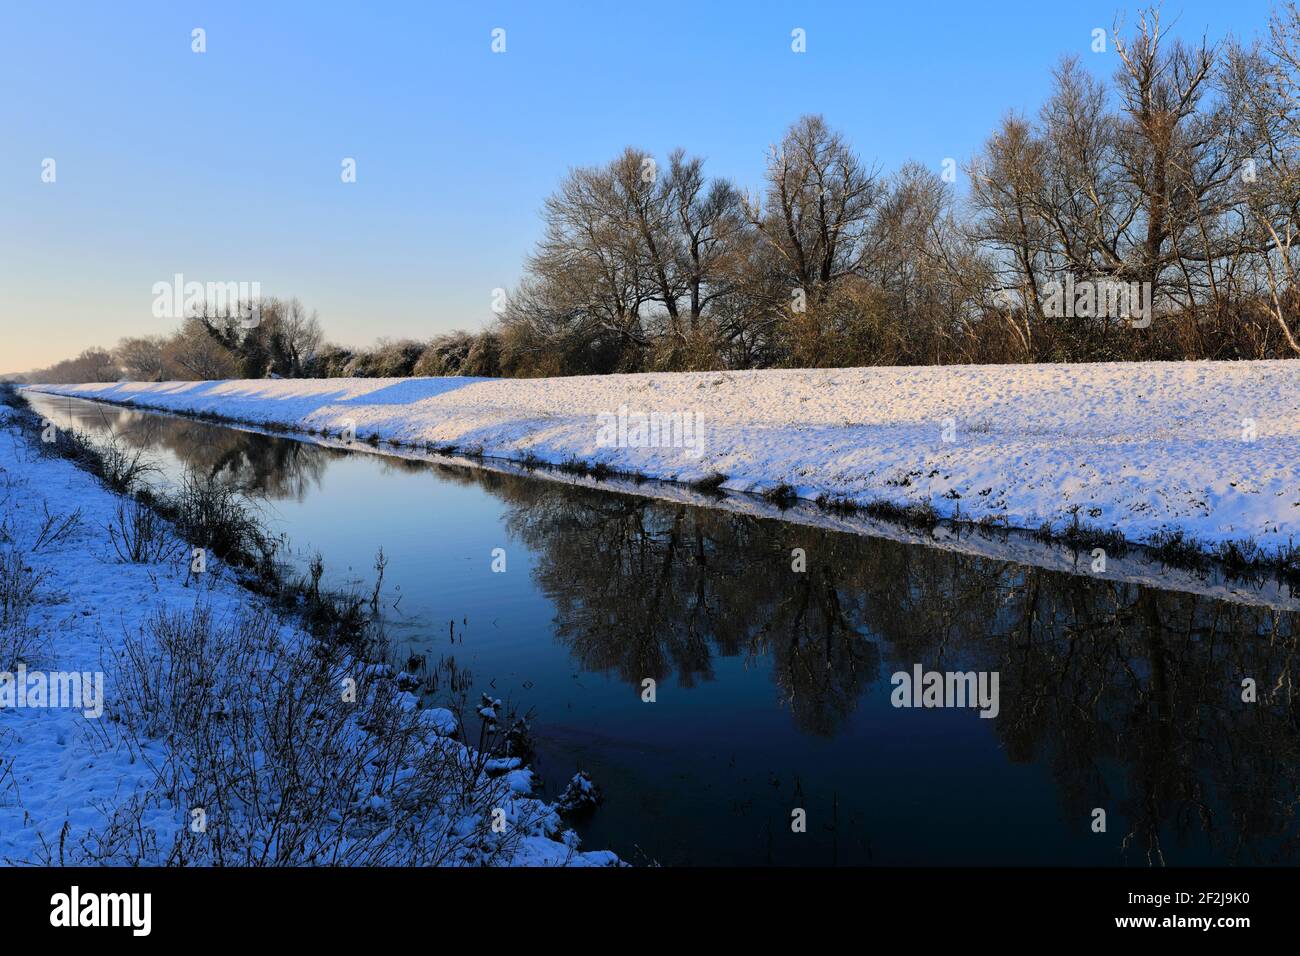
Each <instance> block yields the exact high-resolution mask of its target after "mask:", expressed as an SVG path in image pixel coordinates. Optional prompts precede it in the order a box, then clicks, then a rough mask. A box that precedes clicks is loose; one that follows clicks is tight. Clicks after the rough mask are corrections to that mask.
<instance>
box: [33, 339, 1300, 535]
mask: <svg viewBox="0 0 1300 956" xmlns="http://www.w3.org/2000/svg"><path fill="white" fill-rule="evenodd" d="M33 387H34V388H36V389H38V390H41V391H47V392H53V393H57V394H66V395H77V396H81V397H85V398H98V399H104V400H108V401H113V402H125V403H133V404H135V405H138V406H140V407H147V408H156V409H163V410H168V411H174V412H182V413H204V414H210V415H215V416H219V417H222V418H226V419H230V420H236V421H243V422H248V423H254V424H260V425H271V426H279V427H289V428H293V429H299V430H304V431H317V432H319V431H320V430H322V429H324V430H327V431H328V432H330V433H331V434H337V433H340V432H343V433H345V434H351V433H353V432H355V435H356V437H357V438H358V439H360V440H370V439H373V438H375V437H377V438H379V439H381V440H385V441H393V442H402V443H407V444H419V445H422V444H426V443H427V444H430V445H433V446H438V447H449V446H454V447H455V448H456V450H458V451H461V452H465V451H470V452H479V451H481V452H482V453H483V454H485V455H488V456H492V457H499V458H510V459H516V460H524V459H529V458H532V459H536V460H540V461H543V462H550V463H562V462H567V461H578V462H582V463H585V464H588V465H595V464H603V465H606V466H608V467H609V468H611V469H613V470H617V471H628V472H637V473H640V474H642V475H645V476H647V477H651V478H658V479H664V480H670V481H692V480H696V479H701V478H706V477H708V476H711V475H715V474H720V475H723V476H725V477H726V482H725V484H723V485H722V487H723V489H724V490H736V491H752V492H762V491H765V490H769V489H772V488H774V487H776V486H779V485H787V486H790V487H791V488H793V489H794V491H795V493H796V494H797V495H798V496H799V497H802V498H812V499H815V498H818V497H821V496H825V497H827V498H830V499H846V500H849V501H853V502H857V503H866V502H870V501H877V500H887V501H891V502H894V503H898V504H908V503H922V502H926V503H929V504H930V505H931V506H933V508H934V509H935V510H936V511H937V512H938V513H939V514H940V515H941V516H944V517H959V518H961V519H965V520H979V519H989V520H996V521H998V522H1000V523H1004V524H1005V525H1007V526H1009V527H1015V528H1028V529H1038V528H1040V527H1041V526H1042V525H1043V524H1044V523H1047V522H1051V523H1052V524H1053V525H1055V526H1058V527H1059V526H1063V525H1065V524H1067V523H1069V522H1070V521H1072V520H1075V516H1076V515H1077V519H1078V520H1079V521H1080V522H1081V523H1082V524H1085V525H1089V526H1095V527H1099V528H1104V529H1111V528H1113V529H1118V530H1119V531H1120V532H1122V534H1123V535H1124V536H1125V537H1126V538H1128V539H1129V540H1132V541H1138V542H1141V541H1147V540H1150V539H1151V538H1152V537H1153V536H1155V535H1157V534H1159V533H1160V532H1165V531H1173V530H1182V531H1184V532H1186V533H1188V534H1190V535H1192V536H1194V537H1195V538H1197V539H1198V540H1199V541H1201V542H1202V543H1203V544H1204V545H1206V546H1213V545H1215V544H1218V543H1221V542H1224V541H1230V540H1242V539H1246V538H1253V539H1254V540H1255V541H1256V542H1257V543H1258V544H1260V545H1262V546H1264V547H1266V548H1269V549H1273V548H1277V547H1282V546H1285V545H1287V544H1288V543H1289V542H1290V541H1291V540H1292V539H1293V538H1294V539H1295V540H1296V541H1297V542H1300V452H1298V451H1297V449H1298V448H1300V444H1298V443H1297V438H1300V362H1287V361H1272V362H1173V363H1155V362H1148V363H1112V364H1095V365H1030V366H1014V365H999V366H951V367H940V368H934V367H926V368H867V369H829V370H789V371H786V370H769V371H752V372H705V373H688V374H680V373H656V374H640V375H608V376H584V377H576V378H563V379H533V380H497V379H471V378H425V379H318V380H244V381H226V382H165V383H129V382H128V383H118V384H112V385H102V384H92V385H72V386H45V385H37V386H33ZM651 413H657V415H658V416H660V424H661V426H662V427H658V428H651V427H649V425H650V422H649V420H648V416H650V415H651ZM638 416H645V418H644V419H640V418H639V417H638ZM640 422H644V424H645V425H646V426H647V427H646V428H644V429H642V428H639V427H638V425H639V423H640ZM668 422H671V425H666V424H663V423H668ZM697 428H698V431H697V430H696V429H697ZM646 445H650V446H651V447H646Z"/></svg>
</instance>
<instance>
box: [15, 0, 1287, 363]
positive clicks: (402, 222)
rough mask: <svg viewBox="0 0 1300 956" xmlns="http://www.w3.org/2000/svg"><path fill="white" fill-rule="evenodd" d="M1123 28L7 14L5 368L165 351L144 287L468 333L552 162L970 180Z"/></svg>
mask: <svg viewBox="0 0 1300 956" xmlns="http://www.w3.org/2000/svg"><path fill="white" fill-rule="evenodd" d="M1269 6H1270V5H1269V3H1268V2H1266V0H1232V2H1224V0H1213V2H1209V0H1183V2H1176V0H1171V2H1168V3H1166V4H1165V6H1164V9H1163V18H1164V19H1165V20H1166V21H1168V20H1173V19H1175V18H1176V20H1177V23H1176V27H1175V33H1176V35H1178V36H1181V37H1183V38H1185V39H1188V40H1192V39H1196V38H1199V36H1200V35H1201V34H1202V33H1208V34H1209V36H1210V38H1211V39H1212V40H1213V39H1217V38H1220V37H1222V36H1223V35H1224V34H1226V33H1234V34H1236V35H1239V36H1243V37H1250V36H1253V35H1255V34H1256V33H1258V32H1260V31H1261V30H1262V29H1263V28H1264V26H1265V25H1266V23H1267V20H1268V13H1269ZM1122 9H1123V8H1121V7H1118V6H1116V5H1115V4H1114V3H1094V2H1090V0H1087V2H1069V3H1054V2H1050V0H1038V2H1020V0H1007V2H998V0H992V2H982V0H981V2H975V0H969V2H962V3H957V2H948V0H931V2H926V3H915V2H914V3H908V2H890V3H874V2H869V0H858V2H843V3H841V2H805V3H794V2H763V0H751V2H708V0H691V2H664V0H656V2H646V3H642V2H636V0H619V2H614V3H607V4H596V3H580V2H560V0H550V2H531V3H481V2H480V3H468V2H467V3H456V4H444V3H432V2H423V3H418V2H409V3H397V2H392V3H383V2H348V3H335V2H331V0H317V2H312V3H301V4H298V3H288V2H272V0H260V2H247V3H245V2H220V3H216V2H212V3H186V2H139V0H132V2H125V0H124V2H85V3H64V2H60V0H39V2H37V0H0V91H2V92H0V291H2V295H0V333H3V334H2V335H0V343H3V344H2V345H0V372H3V371H22V370H26V369H29V368H32V367H37V366H41V365H47V364H49V363H51V362H53V361H55V360H57V359H60V358H65V357H68V356H70V355H72V354H75V353H76V352H78V351H80V350H81V349H82V348H85V347H86V346H89V345H95V344H100V345H105V346H109V345H112V344H113V343H115V342H116V341H117V339H118V338H120V337H122V336H123V335H128V334H131V335H138V334H147V333H154V332H166V331H170V329H171V328H172V327H173V326H174V325H175V324H176V323H175V321H173V320H170V319H158V318H155V317H154V316H153V314H152V310H151V305H152V303H153V293H152V287H153V284H154V283H156V282H159V281H170V279H171V277H172V276H173V274H175V273H181V274H183V275H184V277H185V278H186V279H187V280H192V281H199V282H208V281H214V282H239V281H244V282H253V281H256V282H259V283H260V284H261V289H262V292H263V293H264V294H266V295H296V296H298V297H300V298H301V299H302V300H303V301H304V302H305V303H306V304H307V305H308V306H309V307H312V308H315V309H318V310H319V312H320V317H321V322H322V324H323V326H324V328H325V331H326V333H327V335H328V336H329V337H330V338H331V339H333V340H335V341H340V342H343V343H346V344H352V345H357V344H366V343H369V342H370V341H372V340H373V339H374V338H376V337H377V336H380V335H388V336H392V337H405V336H411V337H427V336H429V335H432V334H434V333H436V332H439V331H444V330H447V329H451V328H458V327H459V328H471V329H474V328H479V327H481V326H482V325H484V324H485V323H486V322H487V321H488V320H489V319H490V318H491V317H492V314H491V311H490V305H491V301H492V298H491V297H492V290H493V289H494V288H496V287H509V286H511V285H513V284H514V283H515V281H516V280H517V279H518V277H519V274H520V269H521V263H522V260H523V258H524V256H525V255H526V254H527V253H528V251H529V250H530V248H531V246H532V244H533V242H534V241H535V240H536V238H537V236H538V234H539V231H540V225H539V218H538V213H539V210H540V208H541V205H542V202H543V200H544V199H545V197H546V195H547V193H548V192H550V190H551V189H552V188H553V187H554V186H555V184H556V183H557V181H558V180H559V178H560V177H561V176H562V175H563V173H564V171H565V170H566V169H567V168H569V167H571V166H575V165H586V164H591V163H596V162H601V161H604V160H607V159H610V158H612V157H613V156H614V155H615V154H616V153H617V152H618V151H619V150H621V149H622V148H623V147H624V146H626V145H636V146H640V147H642V148H645V149H649V150H652V151H654V152H655V153H657V154H658V155H660V156H662V155H664V154H666V153H667V151H668V150H670V149H672V148H673V147H676V146H682V147H684V148H686V149H687V150H688V151H689V152H692V153H697V154H700V155H703V156H705V157H706V158H707V160H708V163H707V166H706V168H707V169H709V171H710V172H712V173H713V174H715V175H727V176H731V177H733V178H734V179H736V180H737V181H738V182H739V183H740V184H742V185H749V186H756V185H758V184H759V182H760V181H761V175H762V169H763V161H764V154H765V151H766V149H767V146H768V144H770V143H771V142H773V141H774V140H776V139H778V138H779V137H780V135H781V133H782V131H783V130H784V128H785V127H786V126H787V125H788V124H789V123H790V122H791V121H793V120H794V119H795V118H797V117H798V116H799V115H800V114H802V113H807V112H819V113H822V114H824V115H825V116H826V117H827V119H828V120H829V122H830V123H831V124H832V125H833V126H835V127H837V128H838V129H840V130H842V131H844V132H845V133H846V134H847V135H848V137H849V138H850V140H851V141H852V143H853V144H854V146H855V147H856V148H857V150H858V152H859V153H860V154H861V155H862V156H863V157H864V158H867V159H871V160H876V161H878V162H879V163H880V164H881V165H882V166H883V167H884V169H885V170H887V171H889V170H893V169H895V168H897V167H898V166H899V165H900V164H901V163H902V162H904V161H906V160H908V159H917V160H920V161H921V162H924V163H927V164H929V165H933V166H934V167H935V168H939V167H940V165H941V164H942V162H943V160H944V158H946V157H952V158H955V159H956V160H957V161H958V162H959V163H964V162H965V161H966V159H967V158H969V156H970V155H971V154H972V153H973V152H974V151H975V150H976V149H977V148H978V147H979V145H980V143H981V142H982V141H983V140H984V138H985V137H986V136H987V135H988V133H989V132H990V130H991V129H992V128H993V126H994V125H995V124H996V123H997V121H998V120H999V118H1000V117H1001V116H1002V115H1003V114H1004V113H1005V112H1007V111H1008V110H1010V109H1015V110H1019V111H1022V112H1033V111H1035V110H1036V109H1037V108H1038V106H1039V104H1040V103H1041V102H1042V100H1043V98H1044V96H1045V94H1046V91H1047V88H1048V82H1049V71H1050V69H1051V67H1052V65H1053V64H1054V63H1055V62H1056V60H1057V59H1058V58H1059V57H1060V56H1061V55H1062V54H1064V53H1071V52H1073V53H1078V54H1079V55H1080V56H1081V57H1082V58H1083V60H1084V63H1085V64H1086V65H1087V66H1088V67H1089V68H1091V69H1093V70H1094V71H1096V72H1098V73H1099V74H1104V75H1107V76H1109V75H1110V74H1111V73H1112V72H1113V70H1114V69H1115V66H1116V61H1117V58H1116V56H1115V54H1114V52H1113V49H1110V48H1109V47H1108V51H1107V52H1106V53H1092V52H1091V51H1090V44H1091V41H1092V30H1093V29H1094V28H1096V27H1107V26H1109V25H1110V23H1111V21H1112V20H1113V18H1114V16H1115V14H1116V12H1117V11H1120V10H1122ZM1127 9H1128V18H1129V20H1130V21H1131V20H1132V19H1133V18H1134V16H1135V15H1136V11H1137V7H1135V6H1130V7H1128V8H1127ZM196 27H201V28H202V29H203V30H205V31H206V45H207V51H206V52H204V53H201V54H200V53H195V52H193V51H192V49H191V46H192V40H191V35H192V34H191V31H192V30H193V29H194V28H196ZM498 27H499V28H502V29H504V30H505V31H506V32H505V41H506V50H505V52H504V53H499V54H497V53H493V52H492V49H491V44H492V35H491V34H492V31H493V29H494V28H498ZM795 28H802V29H804V30H805V31H806V37H807V52H806V53H802V54H796V53H794V52H792V50H791V31H792V30H793V29H795ZM345 157H351V158H353V159H355V161H356V172H357V181H356V182H355V183H343V182H342V181H341V179H340V172H341V168H342V167H341V163H342V161H343V159H344V158H345ZM47 158H52V159H54V160H55V162H56V167H55V172H56V177H57V178H56V181H55V182H53V183H43V182H42V168H43V167H42V163H43V161H44V160H45V159H47Z"/></svg>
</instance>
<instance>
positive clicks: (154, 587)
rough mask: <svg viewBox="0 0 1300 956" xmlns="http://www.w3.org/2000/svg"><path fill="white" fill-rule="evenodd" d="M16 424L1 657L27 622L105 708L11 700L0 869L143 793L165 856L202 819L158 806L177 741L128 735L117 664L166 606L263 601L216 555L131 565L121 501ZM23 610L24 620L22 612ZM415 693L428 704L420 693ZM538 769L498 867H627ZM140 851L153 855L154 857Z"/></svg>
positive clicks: (9, 452) (41, 667)
mask: <svg viewBox="0 0 1300 956" xmlns="http://www.w3.org/2000/svg"><path fill="white" fill-rule="evenodd" d="M16 421H17V419H16V413H15V412H14V411H13V410H12V409H10V408H8V407H5V406H0V559H4V560H3V561H0V570H3V569H9V571H10V572H12V573H13V574H15V575H23V578H22V580H24V581H26V582H27V583H28V584H29V585H30V587H29V588H28V589H27V590H26V591H24V592H23V593H20V594H15V592H14V590H13V589H8V590H5V589H3V588H0V591H2V592H3V593H4V594H5V595H7V596H8V597H7V601H6V604H5V608H4V611H5V617H4V619H3V620H0V624H3V625H4V626H5V627H6V628H8V627H9V626H11V625H12V626H13V627H14V628H15V630H14V631H13V632H8V631H6V632H3V633H0V651H6V652H8V653H12V652H13V648H14V646H15V640H16V637H15V635H16V634H19V633H20V631H19V629H21V634H22V635H25V636H26V638H27V642H26V643H25V645H24V646H23V647H22V648H21V649H20V651H18V652H17V655H18V657H19V659H20V663H21V665H22V666H25V668H26V671H27V676H28V677H29V678H32V677H33V676H34V675H37V674H41V675H48V674H51V673H56V672H63V673H72V672H76V673H85V674H98V675H100V678H99V679H101V680H103V681H104V684H103V685H102V689H103V696H102V701H101V703H102V705H103V713H102V714H99V715H92V716H87V715H86V711H88V710H89V711H91V712H92V713H93V711H94V709H95V708H94V707H93V706H88V707H85V708H81V707H77V708H73V707H68V706H57V707H56V706H39V705H37V702H36V699H35V697H34V696H33V697H31V698H29V699H28V700H27V701H25V703H26V704H27V706H15V703H16V700H9V701H5V700H4V698H3V697H0V863H5V864H21V863H32V862H42V861H49V860H53V861H54V862H58V861H59V859H60V853H61V852H62V851H61V850H60V847H61V846H62V847H65V848H66V852H67V854H68V862H72V861H73V859H75V858H76V857H75V852H76V849H77V848H78V847H79V846H80V844H81V841H82V839H83V838H84V837H85V836H86V835H87V834H89V833H91V832H93V831H101V830H103V828H104V827H105V825H106V823H107V821H108V819H109V818H110V817H111V816H112V815H113V813H114V812H115V811H116V810H118V809H120V808H122V807H125V806H127V805H128V804H129V803H130V802H131V801H132V800H133V799H134V800H143V801H145V802H146V804H147V809H146V811H145V813H144V815H143V816H142V817H141V822H142V825H143V828H144V829H145V830H147V831H148V834H147V835H148V836H149V837H151V838H153V839H155V840H156V843H157V845H158V846H159V847H161V848H163V851H164V852H165V851H166V847H167V846H168V845H170V844H171V841H172V840H173V838H174V837H175V836H176V835H177V833H178V831H179V830H180V829H181V828H183V827H185V826H187V825H190V824H192V822H193V821H192V819H191V816H190V814H191V812H192V811H191V809H190V808H188V807H182V806H172V805H170V804H168V803H167V802H166V801H165V800H159V799H158V793H157V792H155V791H153V790H152V788H154V787H155V784H156V781H157V779H158V776H157V774H156V772H155V768H158V767H163V766H166V765H167V763H168V759H167V758H168V756H169V754H168V744H167V743H166V742H165V740H164V739H163V738H162V737H161V736H160V737H159V738H158V739H147V740H140V739H132V740H128V739H127V738H126V736H125V735H124V733H123V731H122V728H121V726H120V724H119V722H118V721H117V720H115V719H114V715H115V714H118V713H121V711H122V706H121V700H122V697H123V692H124V690H126V689H125V688H122V687H119V686H116V685H115V680H114V674H115V673H118V671H117V669H116V668H114V667H113V666H112V662H113V661H114V659H115V658H116V657H117V656H119V655H120V654H121V653H122V651H123V648H124V647H125V646H126V642H127V640H128V639H129V638H132V637H133V638H135V639H136V640H147V639H148V635H149V633H150V627H149V622H150V620H151V619H152V618H154V617H155V616H156V615H157V614H158V613H159V612H160V611H171V612H186V613H188V612H190V611H192V610H193V609H194V608H195V607H196V606H199V607H206V608H207V609H208V611H209V613H210V615H211V617H212V618H213V619H214V620H234V619H236V618H238V617H239V616H240V614H241V609H246V608H247V607H249V606H250V605H252V604H255V603H256V602H257V601H258V599H257V598H255V597H254V596H253V595H252V594H250V593H249V592H247V591H245V590H244V589H243V588H242V587H241V586H240V585H239V584H238V582H237V581H235V580H234V577H233V575H232V574H230V573H229V572H228V571H227V570H226V569H224V568H222V567H221V566H220V564H219V563H217V562H216V561H215V559H214V560H212V561H211V562H210V563H209V565H208V568H207V570H206V571H205V573H203V574H200V575H191V574H189V573H188V571H189V563H190V557H189V552H188V551H187V550H182V551H179V552H178V553H175V554H173V555H172V556H170V557H168V558H164V559H163V560H159V561H151V562H144V563H129V562H124V561H123V560H121V558H120V557H119V554H118V553H117V552H116V551H115V550H114V548H113V546H112V543H111V541H110V538H109V534H108V530H107V528H108V526H109V524H110V523H112V522H113V520H114V516H115V514H116V512H117V509H118V507H119V504H120V502H121V499H120V498H119V497H118V496H116V495H114V494H113V493H111V492H110V491H108V490H107V489H106V488H104V487H103V486H101V485H100V484H99V483H97V482H96V480H95V479H93V478H92V477H91V476H90V475H89V474H87V473H86V472H83V471H81V470H79V469H78V468H77V467H75V466H74V465H73V464H71V463H70V462H68V461H65V460H63V459H60V458H54V457H44V456H42V455H40V454H39V452H38V451H37V450H36V449H35V448H34V447H33V446H32V444H30V443H29V442H28V441H27V439H25V438H24V437H23V436H21V435H20V434H19V432H18V429H17V427H16ZM74 514H75V516H76V517H75V520H71V523H70V526H69V530H68V531H67V533H66V534H64V535H62V536H59V535H58V534H55V535H54V536H53V538H51V537H50V535H49V530H50V528H49V527H46V526H47V524H48V522H47V517H48V516H50V515H53V516H54V518H55V521H54V525H53V527H55V528H58V527H62V526H63V524H64V522H65V521H68V520H69V519H70V516H73V515H74ZM43 528H45V530H46V532H47V534H46V537H45V540H42V529H43ZM169 533H170V532H169ZM14 568H18V569H19V570H17V571H14V570H13V569H14ZM0 583H2V582H0ZM26 598H30V602H29V603H28V602H27V601H26V600H25V599H26ZM10 601H12V602H14V606H15V607H19V608H20V609H21V610H22V612H23V613H22V614H21V615H19V614H18V613H17V612H16V611H13V610H12V609H11V608H10ZM19 616H21V617H22V618H23V620H21V621H18V620H16V619H17V618H18V617H19ZM281 627H282V629H283V633H282V635H281V636H282V638H283V640H284V641H286V642H292V641H305V640H309V639H308V638H307V637H306V636H305V635H303V634H301V633H300V632H298V631H296V629H295V628H293V627H291V626H290V625H287V624H284V625H281ZM146 651H148V648H147V647H146ZM8 666H10V665H9V664H6V663H0V671H4V672H5V673H0V684H5V683H7V684H8V687H9V688H11V689H12V688H13V687H14V686H15V677H16V676H17V674H18V673H19V672H18V671H17V666H18V665H14V667H15V669H14V670H13V671H6V667H8ZM0 690H3V688H0ZM404 698H406V699H409V700H408V701H407V702H408V703H409V705H410V707H411V708H414V707H415V706H416V700H415V698H414V697H413V696H412V695H410V694H405V695H404ZM87 699H88V698H87ZM63 703H66V701H64V702H63ZM420 713H421V714H423V715H424V716H425V717H428V718H431V719H429V720H424V721H423V723H424V724H426V725H427V726H428V727H429V728H430V734H431V737H430V739H431V740H432V741H433V742H434V743H435V744H437V745H438V746H439V748H440V749H441V750H443V751H445V752H448V753H451V754H452V756H453V757H454V758H456V759H461V758H468V757H470V756H471V755H472V751H470V750H468V748H466V747H464V746H463V745H461V744H460V743H458V742H456V741H454V740H452V739H450V738H448V737H445V736H443V735H445V734H448V733H451V732H452V727H453V726H454V724H455V720H454V718H453V717H452V715H451V713H450V712H448V711H445V710H441V709H430V710H426V711H421V712H420ZM399 772H400V771H399ZM529 773H530V772H529V771H528V770H526V769H517V770H513V771H511V772H510V773H509V774H506V775H505V776H504V777H503V778H501V779H502V782H503V783H504V784H505V786H506V788H507V790H508V799H507V800H505V801H504V803H503V804H502V805H503V806H504V808H505V812H506V815H507V818H508V820H509V823H510V825H511V826H514V825H518V826H520V827H521V831H520V833H519V834H517V835H516V836H517V837H518V839H517V840H511V841H510V842H509V846H510V850H509V855H508V856H507V857H505V858H502V857H501V856H497V857H494V858H492V861H493V862H498V863H505V864H508V865H556V864H577V865H606V864H609V863H613V862H617V860H616V858H615V857H614V856H613V855H612V854H609V853H605V852H590V853H583V852H579V851H577V850H576V842H577V841H576V838H575V837H574V835H573V834H572V832H571V831H564V830H562V828H561V827H560V821H559V817H558V815H557V813H556V811H555V809H554V807H552V806H548V805H547V804H545V803H543V802H541V801H539V800H537V799H534V798H532V797H530V796H527V795H526V794H527V792H528V790H529V789H530V787H529V784H530V782H531V780H530V778H529V776H528V775H529ZM150 797H152V798H153V799H151V800H147V799H146V798H150ZM372 799H373V798H372ZM483 809H484V808H477V809H476V808H473V807H470V808H469V809H466V810H464V811H463V815H464V816H465V817H466V818H465V819H460V818H458V819H442V821H441V825H442V826H444V827H449V828H455V829H458V830H460V831H464V832H469V831H470V830H472V829H474V828H475V827H476V826H477V824H478V822H479V821H477V820H475V819H470V818H469V816H470V815H472V814H474V813H477V812H478V811H479V810H483ZM65 827H66V832H65ZM142 835H143V834H142ZM469 842H471V841H467V849H470V847H469V846H468V843H469ZM473 851H474V852H472V853H469V852H466V853H464V854H461V855H459V856H457V857H455V858H453V859H452V860H450V862H484V861H485V859H487V855H486V854H484V853H483V852H481V851H480V848H479V847H477V846H476V847H473ZM106 857H107V860H108V861H109V862H123V861H124V859H125V858H124V857H121V856H116V857H115V856H113V854H111V853H108V854H106ZM136 859H143V860H145V861H146V862H147V861H148V860H149V856H148V854H147V853H145V854H144V855H143V856H141V857H136Z"/></svg>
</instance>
